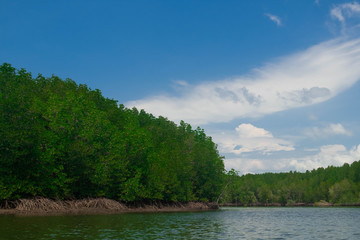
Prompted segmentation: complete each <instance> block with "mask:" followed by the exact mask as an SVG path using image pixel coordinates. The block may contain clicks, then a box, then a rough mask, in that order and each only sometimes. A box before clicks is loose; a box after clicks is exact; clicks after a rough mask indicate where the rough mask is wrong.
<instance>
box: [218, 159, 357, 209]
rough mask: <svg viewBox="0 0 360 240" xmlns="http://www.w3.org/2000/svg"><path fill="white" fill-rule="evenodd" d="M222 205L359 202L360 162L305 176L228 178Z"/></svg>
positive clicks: (313, 171)
mask: <svg viewBox="0 0 360 240" xmlns="http://www.w3.org/2000/svg"><path fill="white" fill-rule="evenodd" d="M227 179H228V182H229V184H228V186H227V188H226V191H225V193H224V194H223V199H222V201H223V202H228V203H235V204H241V205H245V206H246V205H249V204H262V205H266V204H271V203H280V204H282V205H286V204H288V205H293V204H296V203H316V202H320V201H326V202H330V203H334V204H354V203H360V161H357V162H353V163H352V164H351V165H349V164H347V163H345V164H344V165H343V166H342V167H333V166H330V167H327V168H325V169H324V168H318V169H317V170H312V171H306V172H305V173H299V172H296V171H295V172H289V173H264V174H255V175H254V174H247V175H243V176H241V177H240V176H238V175H237V174H236V172H235V171H230V172H229V173H228V175H227Z"/></svg>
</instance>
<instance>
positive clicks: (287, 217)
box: [0, 208, 360, 239]
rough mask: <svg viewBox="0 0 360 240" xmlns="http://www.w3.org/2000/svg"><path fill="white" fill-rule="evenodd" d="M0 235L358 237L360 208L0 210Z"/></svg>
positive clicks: (249, 237) (155, 237)
mask: <svg viewBox="0 0 360 240" xmlns="http://www.w3.org/2000/svg"><path fill="white" fill-rule="evenodd" d="M0 239H360V208H223V209H221V210H219V211H211V212H188V213H146V214H139V213H133V214H119V215H97V216H51V217H39V216H38V217H28V216H23V217H21V216H0Z"/></svg>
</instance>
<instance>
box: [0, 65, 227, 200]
mask: <svg viewBox="0 0 360 240" xmlns="http://www.w3.org/2000/svg"><path fill="white" fill-rule="evenodd" d="M0 112H1V114H0V200H1V199H17V198H24V197H31V196H43V197H50V198H83V197H99V196H104V197H108V198H112V199H116V200H122V201H144V200H145V201H147V200H164V201H192V200H208V201H214V200H215V199H216V197H217V196H218V195H219V194H220V192H221V190H222V187H223V180H224V179H223V178H224V165H223V159H222V157H221V156H219V153H218V151H217V149H216V145H215V144H214V143H213V142H212V140H211V138H210V137H208V136H206V135H205V133H204V130H202V129H200V128H198V129H196V130H193V129H192V127H191V126H190V125H189V124H186V123H184V122H181V123H180V125H179V126H177V125H176V124H175V123H173V122H171V121H169V120H167V119H166V118H164V117H158V118H156V117H154V116H153V115H151V114H148V113H146V112H145V111H143V110H141V111H138V110H137V109H135V108H134V109H127V108H125V107H124V106H123V105H121V104H120V105H118V103H117V102H116V101H114V100H111V99H107V98H104V97H103V96H102V95H101V92H100V91H99V90H91V89H89V88H88V87H87V86H86V85H82V84H80V85H78V84H76V83H75V82H74V81H72V80H70V79H66V80H62V79H60V78H58V77H56V76H52V77H50V78H45V77H43V76H41V75H39V76H38V77H36V78H33V77H32V76H31V74H30V73H27V72H26V71H25V70H23V69H21V70H16V69H15V68H13V67H11V65H9V64H3V65H1V66H0Z"/></svg>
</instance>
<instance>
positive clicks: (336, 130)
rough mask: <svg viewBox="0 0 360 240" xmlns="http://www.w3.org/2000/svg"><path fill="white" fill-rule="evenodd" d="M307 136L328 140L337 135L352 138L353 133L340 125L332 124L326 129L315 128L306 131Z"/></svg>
mask: <svg viewBox="0 0 360 240" xmlns="http://www.w3.org/2000/svg"><path fill="white" fill-rule="evenodd" d="M305 135H307V136H309V137H311V138H327V137H330V136H335V135H345V136H352V132H350V131H349V130H346V129H345V128H344V126H343V125H342V124H340V123H336V124H334V123H331V124H328V125H327V126H325V127H321V128H319V127H313V128H309V129H306V130H305Z"/></svg>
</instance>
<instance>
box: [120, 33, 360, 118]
mask: <svg viewBox="0 0 360 240" xmlns="http://www.w3.org/2000/svg"><path fill="white" fill-rule="evenodd" d="M359 66H360V39H354V40H342V39H335V40H331V41H327V42H323V43H321V44H318V45H315V46H313V47H311V48H309V49H307V50H305V51H302V52H299V53H296V54H293V55H290V56H287V57H283V58H279V59H277V60H275V61H272V62H269V63H268V64H266V65H265V66H263V67H260V68H257V69H254V70H253V71H252V72H251V73H250V74H248V75H246V76H242V77H238V78H233V79H225V80H221V81H213V82H204V83H201V84H198V85H191V84H189V85H187V87H186V91H179V93H178V96H168V95H158V96H152V97H148V98H145V99H140V100H136V101H131V102H128V103H126V106H128V107H133V106H136V107H137V108H139V109H145V110H146V111H148V112H151V113H153V114H154V115H163V116H167V117H168V118H169V119H170V120H173V121H176V122H179V121H180V120H184V121H186V122H189V123H191V124H193V125H198V124H207V123H216V122H217V123H219V122H228V121H231V120H233V119H236V118H242V117H260V116H263V115H266V114H271V113H274V112H278V111H283V110H287V109H292V108H297V107H302V106H308V105H312V104H316V103H319V102H323V101H326V100H328V99H330V98H332V97H334V96H336V95H337V94H338V93H340V92H342V91H343V90H345V89H347V88H349V87H350V86H352V85H353V84H354V83H355V82H357V81H358V80H359V79H360V68H359ZM180 85H181V84H180Z"/></svg>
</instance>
